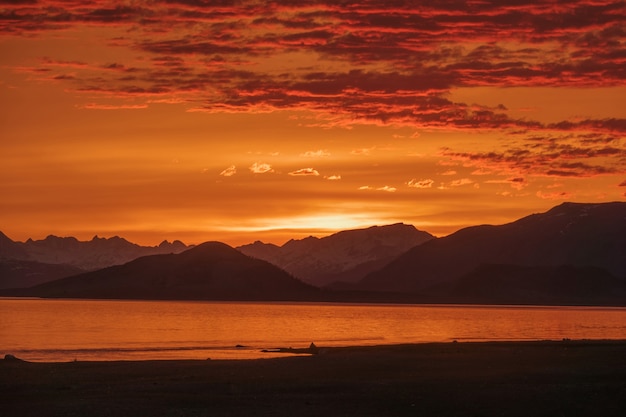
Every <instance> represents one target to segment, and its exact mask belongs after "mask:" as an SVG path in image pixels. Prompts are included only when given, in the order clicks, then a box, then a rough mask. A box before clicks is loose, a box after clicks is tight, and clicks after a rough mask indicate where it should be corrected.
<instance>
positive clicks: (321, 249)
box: [0, 202, 626, 305]
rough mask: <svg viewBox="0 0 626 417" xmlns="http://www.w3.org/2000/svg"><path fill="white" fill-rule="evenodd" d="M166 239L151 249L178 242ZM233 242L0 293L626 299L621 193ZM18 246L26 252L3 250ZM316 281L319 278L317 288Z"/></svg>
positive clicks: (4, 242) (4, 254) (0, 250)
mask: <svg viewBox="0 0 626 417" xmlns="http://www.w3.org/2000/svg"><path fill="white" fill-rule="evenodd" d="M57 239H59V238H57ZM63 239H71V238H63ZM118 239H119V240H123V239H121V238H113V243H114V242H118ZM46 240H50V241H51V242H56V241H57V240H55V239H53V238H47V239H46ZM95 240H96V242H97V241H98V240H104V241H108V240H110V239H95ZM64 242H65V241H64ZM70 242H72V241H70ZM124 242H126V241H124ZM82 243H85V242H82ZM100 243H104V242H100ZM127 243H129V242H127ZM27 244H28V242H25V243H21V244H20V243H19V242H13V241H11V240H10V239H8V238H6V236H4V235H0V258H4V261H3V262H5V263H6V262H17V263H18V264H19V262H36V261H33V260H32V258H33V257H34V256H33V255H32V253H33V252H30V253H29V252H28V249H29V246H28V245H27ZM129 244H130V243H129ZM130 245H132V244H130ZM170 245H173V244H169V245H168V244H162V245H161V246H163V248H161V246H159V247H154V248H152V249H153V250H156V249H155V248H161V249H164V250H165V249H167V250H169V251H171V252H173V247H172V246H170ZM70 246H71V243H70ZM185 248H186V247H184V245H183V244H182V243H180V244H177V245H176V249H185ZM238 249H239V251H237V250H236V249H234V248H231V247H229V246H227V245H225V244H222V243H218V242H209V243H205V244H202V245H199V246H198V247H194V248H191V249H186V250H183V251H182V252H179V253H178V254H174V253H170V254H166V255H164V254H161V255H147V256H142V257H140V258H138V259H135V260H132V261H130V262H128V263H125V264H123V265H117V266H110V267H107V268H104V269H100V270H96V271H92V272H88V273H80V274H78V275H74V276H72V277H68V278H62V279H60V280H55V281H51V282H48V283H44V284H40V285H37V286H34V287H30V288H26V289H17V290H11V291H9V290H4V291H2V294H4V295H29V296H44V297H89V298H142V299H150V298H155V299H206V300H221V299H228V300H306V301H385V302H428V303H481V304H564V305H567V304H577V305H580V304H582V305H586V304H588V305H626V203H622V202H614V203H601V204H583V203H564V204H561V205H559V206H557V207H554V208H553V209H551V210H549V211H547V212H545V213H539V214H533V215H530V216H527V217H524V218H521V219H519V220H517V221H514V222H511V223H508V224H503V225H498V226H493V225H481V226H474V227H468V228H465V229H462V230H459V231H458V232H456V233H453V234H451V235H449V236H446V237H441V238H434V237H433V236H432V235H429V234H428V233H426V232H421V231H418V230H417V229H415V228H414V227H413V226H408V225H403V224H396V225H389V226H380V227H372V228H368V229H359V230H351V231H344V232H340V233H337V234H335V235H332V236H328V237H325V238H321V239H317V238H312V237H310V238H306V239H302V240H292V241H289V242H287V243H286V244H285V245H283V246H276V245H271V244H264V243H261V242H255V243H253V244H251V245H244V246H242V247H239V248H238ZM31 250H32V249H31ZM244 253H247V254H248V255H250V256H247V255H246V254H244ZM25 254H26V255H29V256H31V260H29V261H25V260H16V259H15V258H10V257H11V256H20V257H22V258H23V257H25V256H26V255H25ZM65 256H66V258H68V257H69V258H71V257H70V256H69V255H65ZM74 256H76V255H74ZM61 258H63V257H62V256H61V255H59V257H58V258H57V259H61ZM66 258H63V259H66ZM263 259H265V260H267V261H270V260H271V263H270V262H266V261H264V260H263ZM0 266H1V264H0ZM57 267H60V266H59V265H57ZM30 268H33V269H36V265H31V266H30ZM1 271H3V270H2V269H1V268H0V272H1ZM57 272H58V271H57ZM73 272H75V271H73ZM73 272H72V271H68V273H73ZM58 273H64V272H58ZM3 275H4V272H3ZM304 281H308V283H305V282H304ZM332 282H334V283H333V284H331V285H326V284H330V283H332ZM310 283H315V284H316V286H313V285H310ZM29 285H32V283H29ZM323 285H326V288H325V289H324V290H320V289H319V288H318V287H320V286H323ZM23 286H25V285H23Z"/></svg>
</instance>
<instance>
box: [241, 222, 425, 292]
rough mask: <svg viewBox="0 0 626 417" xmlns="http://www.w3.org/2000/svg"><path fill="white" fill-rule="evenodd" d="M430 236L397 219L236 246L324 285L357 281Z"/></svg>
mask: <svg viewBox="0 0 626 417" xmlns="http://www.w3.org/2000/svg"><path fill="white" fill-rule="evenodd" d="M431 239H434V236H432V235H431V234H430V233H426V232H423V231H420V230H417V229H416V228H415V227H413V226H411V225H406V224H402V223H398V224H392V225H387V226H373V227H369V228H366V229H356V230H346V231H342V232H338V233H335V234H333V235H330V236H326V237H323V238H316V237H312V236H311V237H308V238H305V239H301V240H290V241H288V242H287V243H285V244H284V245H283V246H276V245H273V244H266V243H262V242H259V241H257V242H254V243H253V244H249V245H244V246H240V247H238V248H237V249H238V250H240V251H241V252H243V253H245V254H246V255H248V256H252V257H254V258H258V259H263V260H266V261H268V262H270V263H272V264H274V265H276V266H278V267H280V268H282V269H284V270H285V271H287V272H289V273H290V274H292V275H293V276H295V277H297V278H298V279H301V280H302V281H305V282H307V283H310V284H312V285H316V286H320V287H321V286H325V285H328V284H330V283H333V282H335V281H344V282H356V281H358V280H360V279H361V278H363V277H364V276H365V275H367V274H368V273H370V272H373V271H375V270H378V269H380V268H382V267H383V266H384V265H386V264H387V263H389V262H391V261H392V260H393V259H395V258H396V257H397V256H399V255H400V254H402V253H404V252H406V251H407V250H409V249H410V248H412V247H414V246H416V245H419V244H422V243H424V242H427V241H429V240H431Z"/></svg>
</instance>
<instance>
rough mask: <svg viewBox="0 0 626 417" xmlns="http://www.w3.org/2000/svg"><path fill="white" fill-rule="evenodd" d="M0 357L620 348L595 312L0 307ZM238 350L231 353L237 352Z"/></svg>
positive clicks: (23, 302) (620, 334)
mask: <svg viewBox="0 0 626 417" xmlns="http://www.w3.org/2000/svg"><path fill="white" fill-rule="evenodd" d="M0 314H1V315H2V322H1V324H0V349H2V351H0V353H1V354H3V355H4V354H6V353H10V354H14V355H16V356H18V357H21V358H23V359H26V360H33V361H71V360H75V359H76V360H138V359H206V358H213V359H245V358H259V357H262V358H266V357H272V356H277V355H278V356H282V355H283V354H275V353H274V354H272V353H267V352H261V350H262V349H268V348H275V347H294V348H305V347H308V346H309V344H310V343H311V342H315V344H316V345H317V346H354V345H377V344H395V343H420V342H448V341H452V340H459V341H462V340H473V341H481V340H560V339H563V338H569V339H626V309H624V308H604V307H602V308H599V307H527V306H451V305H387V304H385V305H371V304H325V303H324V304H314V303H228V302H178V301H103V300H43V299H41V300H40V299H2V300H0ZM237 345H240V347H237Z"/></svg>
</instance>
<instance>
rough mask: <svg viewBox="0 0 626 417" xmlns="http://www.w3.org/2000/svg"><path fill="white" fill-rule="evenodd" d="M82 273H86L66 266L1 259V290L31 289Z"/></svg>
mask: <svg viewBox="0 0 626 417" xmlns="http://www.w3.org/2000/svg"><path fill="white" fill-rule="evenodd" d="M82 272H85V271H84V270H82V269H80V268H77V267H75V266H72V265H66V264H44V263H41V262H34V261H21V260H18V259H0V289H1V288H25V287H31V286H33V285H37V284H41V283H43V282H48V281H52V280H55V279H59V278H64V277H69V276H72V275H77V274H80V273H82Z"/></svg>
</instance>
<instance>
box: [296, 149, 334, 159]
mask: <svg viewBox="0 0 626 417" xmlns="http://www.w3.org/2000/svg"><path fill="white" fill-rule="evenodd" d="M300 156H302V157H305V158H322V157H326V156H330V152H328V151H327V150H325V149H319V150H317V151H306V152H304V153H301V154H300Z"/></svg>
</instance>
